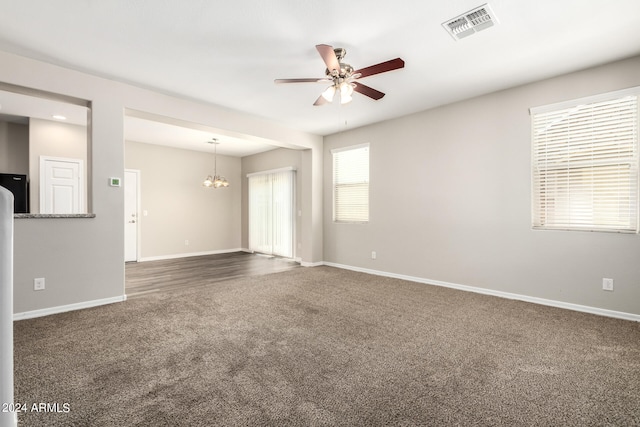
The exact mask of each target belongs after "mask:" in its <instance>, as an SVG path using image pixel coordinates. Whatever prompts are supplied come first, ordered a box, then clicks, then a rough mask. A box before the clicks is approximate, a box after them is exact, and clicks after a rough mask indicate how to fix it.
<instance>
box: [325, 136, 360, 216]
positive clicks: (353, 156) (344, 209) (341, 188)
mask: <svg viewBox="0 0 640 427" xmlns="http://www.w3.org/2000/svg"><path fill="white" fill-rule="evenodd" d="M331 154H332V155H333V220H334V221H335V222H368V221H369V144H363V145H358V146H352V147H346V148H340V149H335V150H331Z"/></svg>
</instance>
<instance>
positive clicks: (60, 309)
mask: <svg viewBox="0 0 640 427" xmlns="http://www.w3.org/2000/svg"><path fill="white" fill-rule="evenodd" d="M126 299H127V296H126V295H122V296H119V297H112V298H103V299H96V300H92V301H85V302H79V303H76V304H68V305H59V306H57V307H49V308H43V309H40V310H33V311H23V312H22V313H14V314H13V320H14V321H16V320H24V319H33V318H34V317H43V316H49V315H51V314H58V313H64V312H67V311H74V310H82V309H83V308H91V307H97V306H100V305H107V304H113V303H116V302H123V301H126Z"/></svg>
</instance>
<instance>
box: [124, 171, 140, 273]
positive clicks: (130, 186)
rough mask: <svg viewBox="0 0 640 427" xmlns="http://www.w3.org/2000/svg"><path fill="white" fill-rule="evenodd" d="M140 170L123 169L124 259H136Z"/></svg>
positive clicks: (126, 260)
mask: <svg viewBox="0 0 640 427" xmlns="http://www.w3.org/2000/svg"><path fill="white" fill-rule="evenodd" d="M139 178H140V171H138V170H125V171H124V260H125V262H128V261H138V224H139V221H138V200H139V199H138V188H139V185H138V184H139V181H140V179H139Z"/></svg>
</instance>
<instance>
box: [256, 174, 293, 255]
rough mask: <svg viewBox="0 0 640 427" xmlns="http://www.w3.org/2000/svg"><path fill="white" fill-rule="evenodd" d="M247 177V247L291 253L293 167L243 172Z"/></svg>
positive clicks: (269, 251) (263, 250) (275, 253)
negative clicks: (251, 172) (253, 172)
mask: <svg viewBox="0 0 640 427" xmlns="http://www.w3.org/2000/svg"><path fill="white" fill-rule="evenodd" d="M247 177H248V181H249V249H250V250H252V251H255V252H260V253H265V254H271V255H279V256H283V257H287V258H292V257H293V238H294V232H293V230H294V221H293V219H294V215H293V210H294V185H295V170H293V169H292V168H287V169H286V170H277V171H268V172H262V173H255V174H249V175H247Z"/></svg>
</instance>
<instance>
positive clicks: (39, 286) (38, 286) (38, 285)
mask: <svg viewBox="0 0 640 427" xmlns="http://www.w3.org/2000/svg"><path fill="white" fill-rule="evenodd" d="M33 290H34V291H44V277H38V278H37V279H33Z"/></svg>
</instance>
